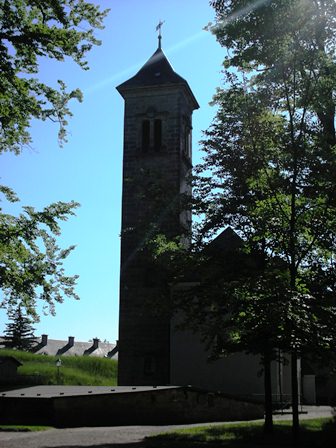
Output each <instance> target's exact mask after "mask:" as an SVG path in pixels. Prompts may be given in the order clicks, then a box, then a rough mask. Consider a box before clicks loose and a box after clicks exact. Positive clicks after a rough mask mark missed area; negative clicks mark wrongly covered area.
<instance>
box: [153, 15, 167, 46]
mask: <svg viewBox="0 0 336 448" xmlns="http://www.w3.org/2000/svg"><path fill="white" fill-rule="evenodd" d="M164 23H165V20H164V21H163V22H162V20H161V19H160V21H159V23H158V25H156V28H155V30H156V31H158V32H159V34H158V39H159V48H160V50H161V39H162V35H161V28H162V25H163V24H164Z"/></svg>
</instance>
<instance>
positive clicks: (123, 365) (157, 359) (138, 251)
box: [117, 35, 199, 385]
mask: <svg viewBox="0 0 336 448" xmlns="http://www.w3.org/2000/svg"><path fill="white" fill-rule="evenodd" d="M117 90H118V92H119V93H120V94H121V95H122V97H123V98H124V100H125V116H124V120H125V121H124V152H123V190H122V224H121V275H120V314H119V356H118V363H119V372H118V374H119V385H131V384H137V385H153V384H154V385H155V384H157V385H159V384H160V385H163V384H169V383H170V317H169V315H168V313H162V312H160V313H157V314H156V315H155V312H153V313H150V312H149V309H148V303H147V301H148V298H149V297H153V296H155V278H153V277H155V274H154V272H153V271H152V270H151V267H150V265H149V263H148V260H147V259H146V248H145V247H144V246H145V241H147V239H148V238H149V237H150V232H151V229H153V231H154V230H158V229H159V230H160V231H161V232H162V233H164V234H165V235H167V237H169V238H171V237H175V236H180V235H183V234H185V235H186V236H185V238H186V239H187V238H188V234H190V229H191V214H190V212H188V211H184V210H182V209H181V206H180V193H181V192H185V191H186V190H187V189H188V186H187V183H186V176H187V174H188V173H189V172H190V169H191V163H192V161H191V155H192V154H191V130H192V113H193V111H194V110H195V109H197V108H198V107H199V105H198V103H197V100H196V98H195V96H194V94H193V92H192V91H191V89H190V87H189V85H188V83H187V81H186V80H185V79H183V78H182V77H181V76H180V75H178V74H177V73H176V72H175V71H174V70H173V68H172V66H171V64H170V63H169V61H168V59H167V57H166V56H165V54H164V52H163V51H162V49H161V35H159V45H158V48H157V50H156V51H155V52H154V54H153V55H152V56H151V57H150V58H149V59H148V61H147V62H146V63H145V65H144V66H143V67H142V68H141V69H140V70H139V71H138V73H137V74H136V75H135V76H133V77H132V78H130V79H129V80H127V81H126V82H124V83H123V84H121V85H119V86H118V87H117Z"/></svg>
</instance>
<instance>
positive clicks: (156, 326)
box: [117, 33, 315, 403]
mask: <svg viewBox="0 0 336 448" xmlns="http://www.w3.org/2000/svg"><path fill="white" fill-rule="evenodd" d="M117 90H118V92H119V93H120V95H121V96H122V97H123V99H124V101H125V114H124V148H123V186H122V224H121V273H120V311H119V343H118V348H119V354H118V384H119V385H120V386H126V385H139V386H140V385H144V386H145V385H153V386H155V385H167V384H173V385H187V384H190V385H193V386H197V387H201V388H203V389H212V390H221V391H223V392H226V393H230V394H232V395H235V396H240V397H254V398H259V399H260V400H262V399H263V393H264V384H263V377H262V375H260V370H261V365H260V359H259V357H257V356H252V355H246V354H244V353H238V354H235V355H231V356H230V357H229V358H226V359H220V360H217V361H215V362H212V363H209V362H208V354H207V352H206V350H205V347H204V345H203V344H202V343H201V342H200V338H199V337H198V336H197V335H195V334H193V333H191V332H190V331H186V330H184V331H177V330H176V325H175V322H176V317H175V318H174V319H175V321H174V319H173V320H172V319H171V315H170V313H169V310H168V307H167V310H166V311H164V300H161V293H162V291H161V290H160V288H159V287H158V285H161V286H162V284H163V283H164V281H162V279H161V278H160V272H157V271H156V270H155V268H153V266H152V265H151V261H150V256H149V254H148V253H147V242H148V241H149V240H150V238H151V236H152V235H154V234H155V233H162V234H164V235H166V236H167V237H168V238H169V239H170V238H179V239H180V240H181V238H182V240H183V241H185V243H186V244H188V240H189V239H190V235H191V213H190V211H189V210H184V209H183V206H182V204H181V200H180V197H181V193H185V192H190V187H189V186H188V183H187V176H188V174H189V173H190V170H191V168H192V147H191V132H192V114H193V111H194V110H195V109H198V108H199V105H198V103H197V100H196V98H195V96H194V94H193V92H192V91H191V88H190V86H189V84H188V82H187V81H186V80H185V79H184V78H182V77H181V76H180V75H179V74H177V73H176V72H175V71H174V70H173V68H172V66H171V64H170V62H169V61H168V59H167V57H166V56H165V54H164V52H163V51H162V48H161V34H160V33H159V43H158V48H157V50H156V51H155V52H154V54H153V55H152V56H151V57H150V58H149V59H148V61H147V62H146V63H145V65H144V66H143V67H142V68H141V69H140V70H139V71H138V72H137V73H136V74H135V76H133V77H132V78H130V79H129V80H127V81H125V82H124V83H122V84H120V85H119V86H118V87H117ZM233 234H234V232H233V231H231V230H230V229H227V230H225V231H224V232H223V233H222V234H221V235H220V236H219V238H217V239H216V241H214V242H213V243H214V244H219V243H220V246H219V247H222V248H223V250H225V248H228V247H232V244H233V243H232V241H233V242H234V244H235V243H237V244H239V242H237V241H236V240H237V239H239V237H238V236H237V235H236V234H234V235H233ZM232 238H233V240H232ZM229 262H230V260H229V257H228V263H229ZM160 282H161V283H160ZM177 318H178V317H177ZM298 367H299V370H300V366H298ZM289 372H290V367H289V364H288V365H283V364H279V363H277V362H274V363H273V365H272V378H273V384H272V388H273V393H274V399H275V400H280V401H283V400H285V401H286V400H287V399H290V373H289ZM308 379H309V382H310V383H309V384H311V385H309V387H308V388H307V391H306V394H305V395H306V396H312V395H313V394H314V390H315V389H314V384H313V383H311V379H310V378H308ZM306 383H307V382H306ZM304 384H305V382H304ZM307 384H308V383H307ZM279 397H280V398H279ZM310 401H311V403H313V402H314V397H313V398H312V399H311V400H310Z"/></svg>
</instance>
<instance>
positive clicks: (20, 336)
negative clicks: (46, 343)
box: [4, 306, 35, 351]
mask: <svg viewBox="0 0 336 448" xmlns="http://www.w3.org/2000/svg"><path fill="white" fill-rule="evenodd" d="M9 320H10V321H11V322H9V323H8V324H6V329H5V336H4V339H5V344H6V347H9V348H15V349H16V350H24V351H29V349H30V348H31V347H32V346H33V345H34V343H35V337H34V330H35V329H34V328H33V326H32V320H31V319H30V318H29V317H28V316H25V315H24V314H23V312H22V309H21V306H18V307H17V308H16V309H12V310H11V311H10V313H9Z"/></svg>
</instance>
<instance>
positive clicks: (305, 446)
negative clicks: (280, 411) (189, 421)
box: [145, 419, 336, 448]
mask: <svg viewBox="0 0 336 448" xmlns="http://www.w3.org/2000/svg"><path fill="white" fill-rule="evenodd" d="M145 444H146V447H147V448H174V447H177V448H182V447H183V448H189V447H190V448H191V447H192V448H198V447H203V448H204V446H205V445H210V446H215V447H230V448H231V447H232V448H234V447H246V448H254V447H290V446H292V427H291V424H290V423H289V422H277V423H275V424H274V432H273V433H272V434H264V432H263V425H262V423H243V424H232V425H231V424H228V425H220V426H208V427H204V428H193V429H191V430H190V429H189V430H181V431H178V432H174V433H167V434H159V435H157V436H151V437H147V438H146V439H145ZM297 446H299V447H302V448H333V447H335V446H336V422H335V420H331V419H316V420H311V421H309V420H308V421H305V422H302V424H301V428H300V442H299V444H298V445H297Z"/></svg>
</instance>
